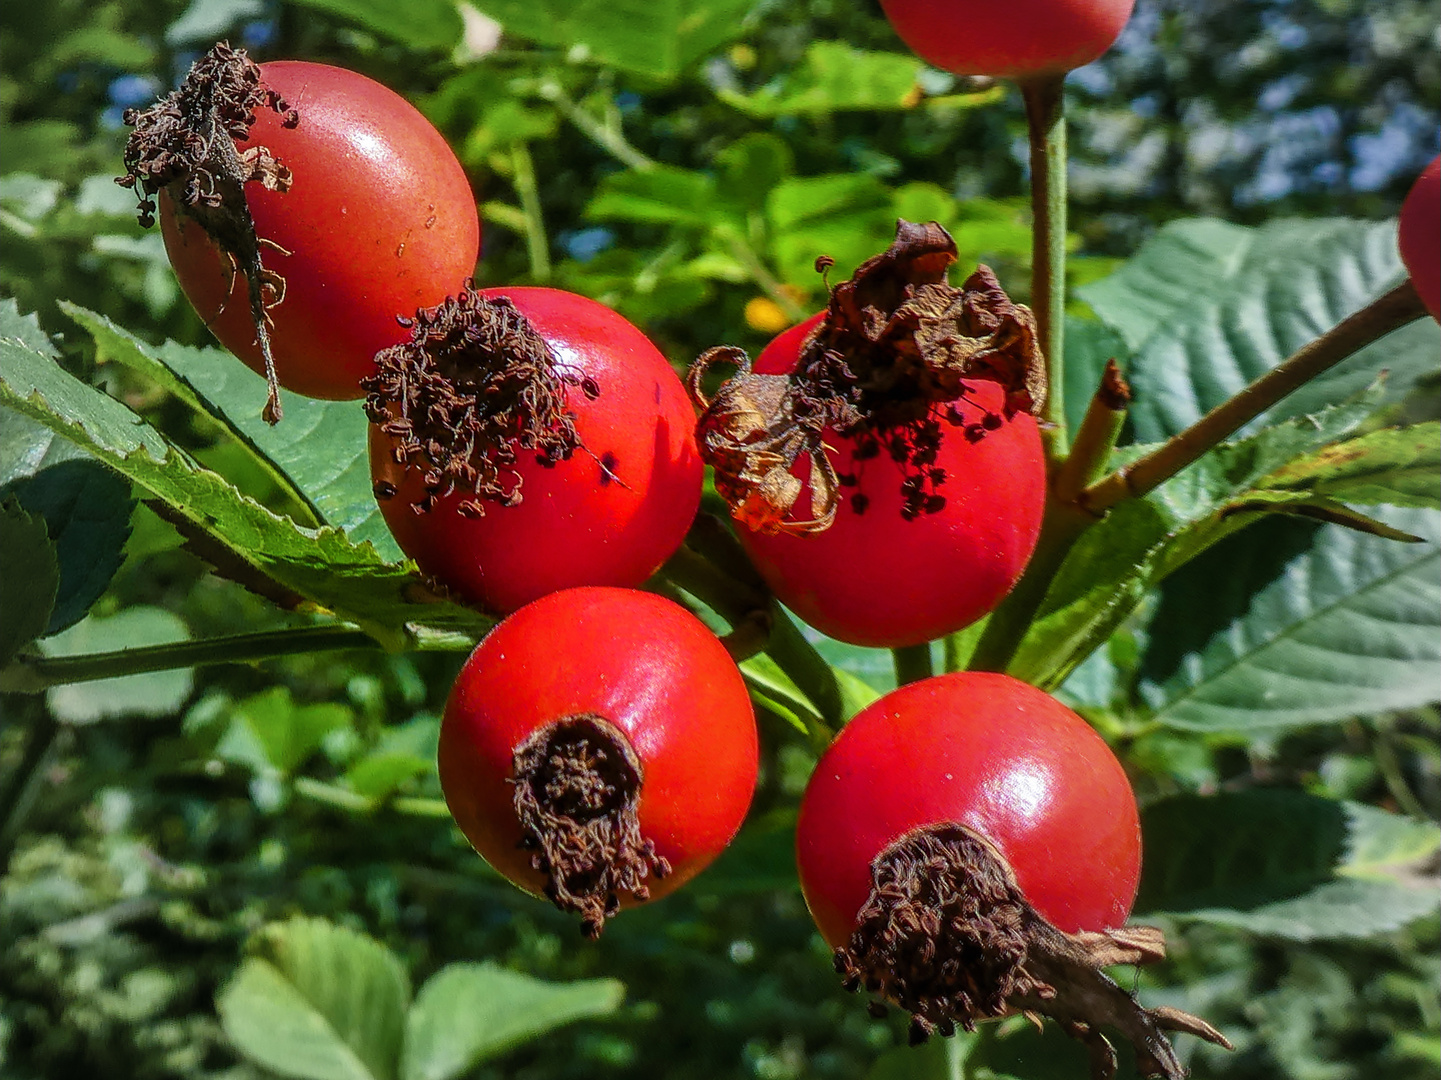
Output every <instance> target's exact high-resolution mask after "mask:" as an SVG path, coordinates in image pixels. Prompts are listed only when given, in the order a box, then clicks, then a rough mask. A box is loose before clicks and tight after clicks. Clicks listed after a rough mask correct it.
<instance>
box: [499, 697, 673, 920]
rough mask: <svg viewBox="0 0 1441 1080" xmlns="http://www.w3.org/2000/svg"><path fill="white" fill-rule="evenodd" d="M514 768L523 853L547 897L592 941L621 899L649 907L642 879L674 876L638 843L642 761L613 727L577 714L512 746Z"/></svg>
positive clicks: (651, 847) (640, 838)
mask: <svg viewBox="0 0 1441 1080" xmlns="http://www.w3.org/2000/svg"><path fill="white" fill-rule="evenodd" d="M514 767H515V798H514V802H515V813H516V817H517V818H519V819H520V827H521V830H522V832H523V833H524V839H523V840H522V841H521V843H522V846H523V847H525V848H527V849H528V850H530V851H532V852H533V853H534V854H533V855H532V856H531V865H532V866H533V867H534V868H535V869H537V870H539V871H540V872H541V873H543V874H545V876H546V884H545V895H546V896H547V897H549V898H550V900H551V902H552V903H554V904H555V906H556V907H558V908H560V909H561V910H562V911H573V912H576V913H577V914H579V915H580V917H581V930H582V931H583V932H584V933H585V936H586V937H588V938H591V939H592V940H594V939H595V938H597V937H599V936H600V932H601V929H602V927H604V925H605V920H606V919H608V918H610V917H611V916H613V915H615V913H616V912H617V911H619V910H620V898H621V896H622V895H630V896H632V897H634V898H635V899H637V900H646V899H648V898H649V897H650V890H649V889H648V888H647V887H646V884H645V880H646V878H647V877H648V876H650V875H651V874H654V875H655V876H656V877H657V878H663V877H665V876H666V875H667V874H669V873H670V872H671V866H670V863H669V862H667V861H666V860H665V858H664V857H663V856H660V855H657V854H656V850H655V844H653V843H652V842H651V841H649V840H646V839H645V838H644V837H643V836H641V832H640V821H639V818H638V817H637V810H636V808H637V803H638V801H639V798H640V788H641V783H642V782H643V780H644V776H643V774H642V771H641V763H640V759H639V758H638V757H637V756H636V753H635V750H634V749H633V748H632V747H631V744H630V740H629V739H627V738H626V737H625V735H624V733H622V732H621V731H620V730H619V729H618V728H616V727H615V725H613V724H611V723H610V722H609V721H607V720H606V719H605V718H604V717H602V716H599V715H597V714H595V713H581V714H578V715H575V716H568V717H565V718H563V719H561V720H557V721H555V722H553V723H551V724H547V725H546V726H545V727H542V728H539V729H538V730H537V731H536V732H535V733H534V734H532V735H531V736H530V737H529V738H528V739H526V740H525V742H523V743H521V744H520V746H518V747H516V750H515V761H514Z"/></svg>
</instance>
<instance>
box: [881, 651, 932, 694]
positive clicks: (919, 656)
mask: <svg viewBox="0 0 1441 1080" xmlns="http://www.w3.org/2000/svg"><path fill="white" fill-rule="evenodd" d="M891 659H892V661H893V662H894V664H895V666H896V684H897V685H899V686H905V685H906V683H913V682H919V681H920V680H921V679H929V678H930V677H931V676H932V675H934V674H935V673H936V672H935V668H934V666H933V665H932V663H931V646H930V643H929V642H922V643H921V644H919V645H902V646H899V647H897V648H894V649H892V650H891Z"/></svg>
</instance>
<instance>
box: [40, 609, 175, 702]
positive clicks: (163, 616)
mask: <svg viewBox="0 0 1441 1080" xmlns="http://www.w3.org/2000/svg"><path fill="white" fill-rule="evenodd" d="M189 637H190V631H189V628H187V627H186V625H185V623H184V621H182V620H181V619H180V618H179V616H176V615H173V614H171V613H170V612H168V611H166V610H164V609H163V608H155V607H129V608H125V609H124V610H123V611H120V612H118V613H116V614H114V615H109V616H98V615H91V616H89V617H88V618H85V619H82V620H80V622H78V623H76V624H75V625H74V626H72V627H71V628H70V629H68V630H66V631H65V632H64V633H60V634H56V635H55V636H54V637H49V638H46V639H45V640H44V641H43V642H42V643H41V651H42V652H44V653H45V655H46V656H51V657H58V656H84V655H86V654H87V653H100V652H114V651H115V650H117V649H131V648H138V647H141V646H145V645H167V644H170V643H171V642H176V641H185V640H187V639H188V638H189ZM194 679H195V673H194V672H193V671H191V670H190V669H189V668H181V669H177V670H174V671H151V672H146V673H144V674H141V675H124V676H121V677H120V678H115V679H97V680H95V681H93V682H78V683H71V684H69V685H67V686H56V687H53V688H52V689H50V690H47V691H46V692H45V697H46V700H47V701H48V702H49V705H50V709H51V711H53V712H54V713H55V715H56V716H58V717H59V718H60V719H62V720H64V721H66V722H67V723H71V724H90V723H94V722H95V721H97V720H104V719H106V718H108V717H114V716H126V715H131V714H135V715H140V716H165V715H167V714H169V713H173V712H175V711H176V710H177V709H179V708H180V706H181V705H183V704H184V703H185V699H186V698H188V697H189V696H190V688H191V686H192V684H193V683H194Z"/></svg>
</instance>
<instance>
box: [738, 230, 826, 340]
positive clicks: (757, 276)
mask: <svg viewBox="0 0 1441 1080" xmlns="http://www.w3.org/2000/svg"><path fill="white" fill-rule="evenodd" d="M715 232H716V235H717V236H719V237H720V238H721V239H723V240H725V242H726V244H727V245H728V246H729V247H730V249H731V254H732V255H734V256H735V258H736V261H738V262H739V263H741V265H743V266H744V267H745V268H746V272H747V273H749V274H750V276H751V279H752V280H753V281H754V282H755V283H756V284H757V285H758V286H760V288H761V291H762V292H764V293H765V294H766V296H767V297H769V298H770V300H771V301H772V302H773V303H774V304H775V305H776V306H777V307H779V308H780V309H781V310H782V311H783V312H785V315H786V318H788V319H790V320H791V321H792V322H803V321H804V320H806V319H808V318H809V317H810V316H811V314H812V313H811V312H809V311H807V310H806V309H805V308H803V307H801V306H800V304H798V303H796V300H795V297H793V296H792V295H791V294H790V292H789V291H788V290H787V289H786V287H785V286H784V285H783V284H781V281H780V279H779V278H777V277H776V276H775V275H774V274H772V273H771V271H770V268H769V267H767V266H766V264H765V263H764V262H763V261H762V260H761V257H760V256H759V255H758V254H756V250H755V248H753V247H751V245H750V244H749V243H748V242H747V241H746V240H745V239H744V238H743V237H741V236H739V235H737V234H736V233H735V232H734V231H732V230H730V229H717V230H715Z"/></svg>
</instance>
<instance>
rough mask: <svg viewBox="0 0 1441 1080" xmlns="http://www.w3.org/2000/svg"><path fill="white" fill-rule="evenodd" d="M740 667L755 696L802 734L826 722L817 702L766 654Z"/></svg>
mask: <svg viewBox="0 0 1441 1080" xmlns="http://www.w3.org/2000/svg"><path fill="white" fill-rule="evenodd" d="M740 669H741V675H742V676H743V677H744V678H745V683H746V689H747V690H749V691H750V694H751V697H752V698H754V699H755V700H756V702H757V703H758V704H760V705H763V706H765V707H766V708H767V709H769V710H770V711H771V712H773V713H775V714H776V715H777V716H779V717H780V718H781V719H782V720H784V721H785V722H786V723H788V724H790V725H791V727H793V728H795V729H796V730H797V731H799V732H800V733H801V734H803V735H804V734H808V733H809V732H810V731H812V730H814V728H815V725H817V724H820V723H822V722H823V718H822V716H821V711H820V710H819V709H818V708H816V705H815V702H813V701H811V699H810V698H809V697H808V696H806V694H805V693H804V692H803V691H802V690H801V688H800V687H798V686H797V685H796V684H795V682H794V680H792V679H791V677H790V676H789V675H787V674H786V673H785V672H784V671H783V670H781V666H780V665H779V664H777V663H776V662H775V661H774V660H772V659H771V658H770V656H768V655H767V654H766V653H757V654H756V655H755V656H751V657H747V658H746V659H745V660H742V661H741V663H740Z"/></svg>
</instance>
